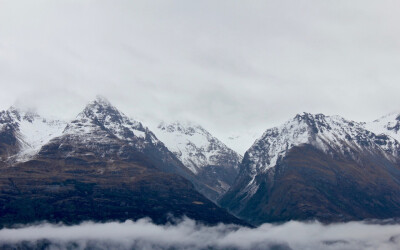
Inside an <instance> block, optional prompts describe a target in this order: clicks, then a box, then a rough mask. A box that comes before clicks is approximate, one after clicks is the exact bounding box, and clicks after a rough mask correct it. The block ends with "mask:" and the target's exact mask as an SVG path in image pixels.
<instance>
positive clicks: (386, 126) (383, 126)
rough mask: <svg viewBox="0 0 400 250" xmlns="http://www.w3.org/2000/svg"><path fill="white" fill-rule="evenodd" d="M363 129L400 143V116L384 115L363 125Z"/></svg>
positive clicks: (395, 114)
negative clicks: (386, 136)
mask: <svg viewBox="0 0 400 250" xmlns="http://www.w3.org/2000/svg"><path fill="white" fill-rule="evenodd" d="M364 126H365V128H366V129H368V130H370V131H372V132H374V133H375V134H377V135H379V134H384V135H388V136H390V137H392V138H394V139H396V140H397V141H400V114H399V113H391V114H388V115H385V116H383V117H381V118H379V119H377V120H375V121H373V122H368V123H365V124H364Z"/></svg>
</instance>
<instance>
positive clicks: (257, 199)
mask: <svg viewBox="0 0 400 250" xmlns="http://www.w3.org/2000/svg"><path fill="white" fill-rule="evenodd" d="M398 148H399V147H398V143H397V141H395V140H394V139H393V138H389V137H388V136H383V135H379V136H378V135H375V134H374V133H372V132H370V131H367V130H365V129H364V128H363V126H362V124H357V123H355V122H350V121H346V120H344V119H343V118H340V117H326V116H323V115H311V114H303V115H299V116H296V117H295V118H294V119H293V120H290V121H289V122H287V123H285V124H284V125H283V126H281V127H278V128H273V129H270V130H267V131H266V132H265V133H264V135H263V136H262V137H261V138H260V139H259V140H257V141H256V143H255V144H254V145H253V146H252V147H251V148H250V149H249V150H248V151H247V152H246V154H245V156H244V160H243V162H242V164H241V172H240V174H239V177H238V178H237V179H236V182H235V184H234V185H233V187H232V188H231V189H230V190H229V191H228V192H227V194H226V195H225V196H224V197H223V198H222V199H221V201H220V204H221V205H222V206H223V207H227V208H228V209H229V210H230V211H231V212H233V213H234V214H236V215H237V216H239V217H240V218H243V219H246V220H247V221H249V222H251V223H254V224H260V223H263V222H267V221H287V220H309V219H318V220H322V221H325V222H333V221H346V220H361V219H366V218H381V219H382V218H393V217H400V168H399V165H398V152H399V151H398Z"/></svg>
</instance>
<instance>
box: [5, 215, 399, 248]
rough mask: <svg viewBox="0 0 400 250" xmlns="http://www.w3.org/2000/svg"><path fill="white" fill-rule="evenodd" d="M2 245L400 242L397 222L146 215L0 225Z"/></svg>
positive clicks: (205, 245)
mask: <svg viewBox="0 0 400 250" xmlns="http://www.w3.org/2000/svg"><path fill="white" fill-rule="evenodd" d="M0 242H2V244H3V245H2V246H3V247H6V246H25V247H33V246H35V247H37V246H41V247H47V248H48V249H67V248H71V247H73V248H74V249H85V248H90V247H94V248H99V249H107V248H115V249H132V248H138V249H210V248H212V249H214V248H216V249H226V248H228V249H334V250H336V249H387V250H391V249H393V250H395V249H398V247H399V245H400V225H399V224H382V223H374V224H372V223H365V222H349V223H339V224H331V225H323V224H320V223H318V222H313V223H303V222H294V221H292V222H287V223H285V224H280V225H275V224H263V225H262V226H260V227H258V228H255V229H250V228H244V227H238V226H234V225H223V224H221V225H218V226H213V227H208V226H204V225H199V224H196V223H195V221H193V220H190V219H184V220H183V221H182V222H180V223H178V224H176V225H164V226H162V225H155V224H153V223H152V222H151V221H149V220H147V219H142V220H138V221H136V222H133V221H126V222H124V223H118V222H109V223H101V224H99V223H92V222H86V223H82V224H80V225H75V226H65V225H53V224H46V223H44V224H40V225H34V226H27V227H22V228H18V229H2V230H0Z"/></svg>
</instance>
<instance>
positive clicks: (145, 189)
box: [0, 98, 242, 225]
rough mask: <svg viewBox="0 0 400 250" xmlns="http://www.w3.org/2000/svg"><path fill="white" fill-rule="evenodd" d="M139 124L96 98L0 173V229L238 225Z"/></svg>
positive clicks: (151, 134)
mask: <svg viewBox="0 0 400 250" xmlns="http://www.w3.org/2000/svg"><path fill="white" fill-rule="evenodd" d="M197 188H198V189H200V190H201V188H204V189H206V188H207V187H206V186H205V185H203V184H202V183H200V182H198V181H197V180H196V178H195V176H194V175H193V174H192V173H191V172H190V171H189V170H187V168H186V167H185V166H183V164H182V163H181V162H180V161H179V160H178V159H177V158H176V157H175V156H174V155H173V154H172V153H171V152H170V151H168V149H167V148H166V147H165V146H164V144H163V143H162V142H160V141H159V140H158V139H157V138H156V137H155V136H154V134H153V133H152V132H151V131H150V130H148V129H147V128H145V127H144V126H143V125H142V124H141V123H139V122H136V121H132V120H130V119H129V118H127V117H126V116H125V115H124V114H122V113H121V112H119V111H118V110H117V109H116V108H115V107H113V106H112V105H111V104H110V103H109V102H108V101H107V100H105V99H103V98H97V99H96V100H95V101H93V102H91V103H90V104H89V105H87V107H86V108H85V109H84V110H83V111H82V112H81V113H80V114H79V115H78V116H77V118H76V119H75V120H73V121H71V122H70V123H68V125H67V126H66V128H65V129H64V131H63V133H62V134H61V135H60V136H58V137H56V138H53V139H51V140H50V142H48V143H47V144H45V145H44V146H43V147H41V149H40V151H39V152H38V153H37V154H36V155H35V156H34V157H33V158H32V159H31V160H28V161H25V162H20V163H17V164H15V165H13V166H12V167H7V168H2V169H0V214H1V216H0V222H1V224H2V225H8V224H10V223H28V222H33V221H37V220H49V221H63V222H65V223H76V222H79V221H83V220H96V221H105V220H125V219H137V218H141V217H145V216H148V217H150V218H152V219H153V220H155V221H156V222H158V223H165V222H166V221H169V220H170V218H171V216H177V217H180V216H183V215H186V216H188V217H190V218H193V219H196V220H199V221H202V222H205V223H211V224H215V223H218V222H224V223H242V222H241V221H240V220H238V219H236V218H235V217H233V216H232V215H230V214H229V213H227V212H226V211H225V210H224V209H221V208H219V207H218V206H216V205H215V204H214V203H212V202H211V201H209V200H208V199H207V198H205V197H204V196H203V195H202V194H200V193H199V192H198V191H197V190H196V189H197Z"/></svg>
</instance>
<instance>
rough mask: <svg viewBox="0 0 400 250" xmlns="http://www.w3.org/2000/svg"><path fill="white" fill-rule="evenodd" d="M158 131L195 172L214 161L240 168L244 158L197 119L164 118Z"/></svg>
mask: <svg viewBox="0 0 400 250" xmlns="http://www.w3.org/2000/svg"><path fill="white" fill-rule="evenodd" d="M155 133H156V135H157V137H158V138H159V139H160V140H161V141H162V142H163V143H164V144H165V145H166V146H167V148H168V149H169V150H170V151H172V152H173V153H174V154H175V156H177V157H178V158H179V159H180V160H181V161H182V163H183V164H184V165H185V166H186V167H187V168H189V169H190V170H191V171H192V172H193V173H195V174H197V173H198V172H199V171H200V170H201V169H202V168H203V167H205V166H210V165H214V166H226V167H231V168H237V166H238V164H239V162H240V160H241V156H240V155H239V154H237V153H236V152H235V151H233V150H232V149H230V148H228V147H227V146H226V145H225V144H224V143H222V142H221V141H220V140H218V139H217V138H216V137H214V136H212V135H211V134H210V133H209V132H208V131H207V130H205V129H204V128H203V127H202V126H200V125H199V124H196V123H193V122H188V121H184V122H181V121H175V122H172V123H165V122H162V123H160V124H159V125H158V127H157V129H156V130H155Z"/></svg>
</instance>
